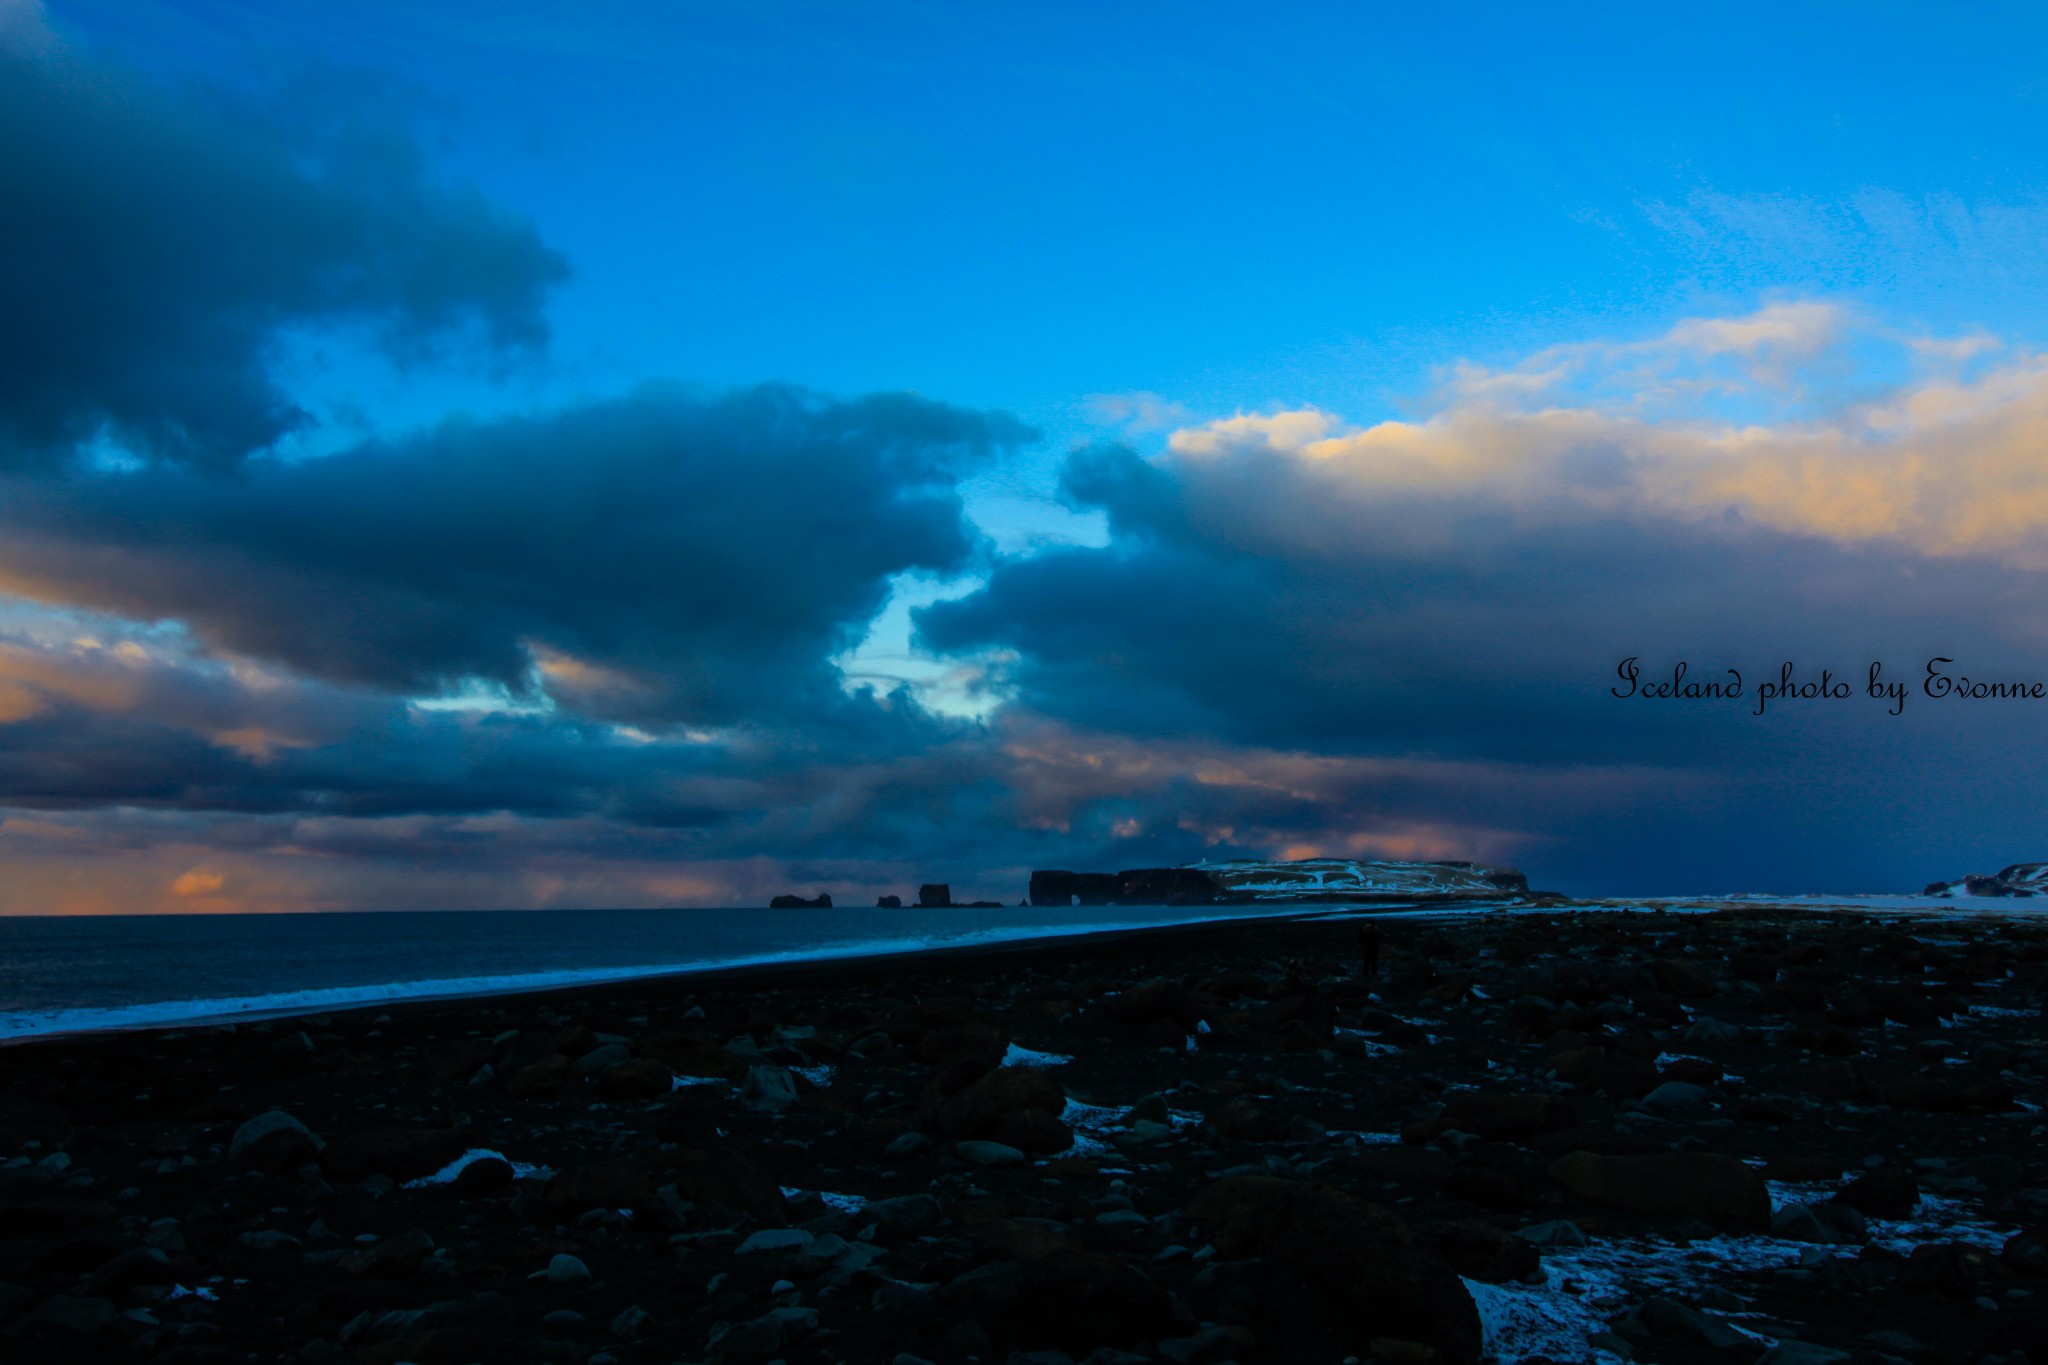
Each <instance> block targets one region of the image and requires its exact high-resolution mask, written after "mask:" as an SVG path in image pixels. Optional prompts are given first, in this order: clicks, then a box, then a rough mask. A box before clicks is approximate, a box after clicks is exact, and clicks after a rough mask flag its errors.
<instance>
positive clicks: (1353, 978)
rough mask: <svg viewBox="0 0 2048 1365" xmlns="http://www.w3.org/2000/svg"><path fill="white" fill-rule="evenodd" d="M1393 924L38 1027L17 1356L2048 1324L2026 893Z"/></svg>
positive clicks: (7, 1145) (1979, 1342)
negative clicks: (316, 1009)
mask: <svg viewBox="0 0 2048 1365" xmlns="http://www.w3.org/2000/svg"><path fill="white" fill-rule="evenodd" d="M1377 922H1378V923H1379V924H1380V925H1381V926H1382V929H1383V934H1384V940H1385V947H1384V950H1383V953H1382V962H1381V975H1380V977H1379V978H1378V979H1376V980H1365V979H1363V978H1362V977H1361V975H1360V961H1359V938H1358V932H1359V931H1358V925H1357V923H1356V922H1355V921H1352V920H1349V919H1342V918H1313V919H1304V920H1293V921H1268V922H1258V923H1236V924H1227V925H1211V926H1201V927H1196V928H1182V929H1174V930H1160V931H1148V932H1144V933H1133V934H1123V935H1115V936H1108V937H1103V938H1097V939H1089V940H1083V941H1074V940H1067V941H1060V942H1053V943H1036V944H1010V945H1003V946H999V947H991V948H984V949H977V950H971V951H965V952H957V953H943V954H942V953H933V954H928V955H920V956H919V957H917V958H915V959H904V958H893V959H880V960H869V961H853V962H841V963H816V964H805V965H801V966H783V967H775V968H753V969H745V970H738V971H732V972H728V973H722V974H719V975H717V976H715V977H692V978H689V979H683V980H660V981H639V982H631V983H623V984H619V985H613V986H607V987H601V988H584V989H576V990H570V991H560V992H552V993H548V994H545V995H533V996H522V997H488V998H473V999H465V1000H457V1001H445V1002H432V1003H416V1004H410V1005H405V1006H394V1007H384V1008H371V1009H363V1010H358V1011H353V1012H349V1013H340V1014H332V1015H324V1016H319V1017H312V1018H294V1019H286V1020H274V1021H268V1022H264V1023H259V1024H254V1025H248V1024H244V1025H240V1026H236V1027H232V1028H229V1027H209V1028H194V1029H187V1030H180V1031H173V1032H138V1033H128V1034H119V1035H102V1036H88V1037H72V1038H63V1039H49V1040H41V1041H35V1042H30V1043H24V1044H19V1045H16V1046H12V1047H9V1048H6V1049H4V1050H0V1162H4V1163H5V1164H4V1165H0V1355H4V1356H7V1357H9V1358H18V1359H60V1358H61V1359H66V1360H81V1361H97V1360H110V1361H166V1362H168V1361H202V1360H220V1361H230V1360H264V1361H272V1360H296V1361H308V1362H318V1361H340V1360H344V1359H346V1360H353V1361H357V1362H361V1365H395V1362H400V1361H412V1362H420V1363H421V1365H439V1363H440V1362H449V1363H450V1365H463V1363H464V1362H499V1361H503V1362H516V1361H536V1360H545V1361H566V1362H590V1363H591V1365H607V1362H609V1361H630V1362H642V1361H645V1362H673V1361H691V1362H695V1361H736V1362H737V1361H764V1362H765V1361H771V1360H783V1361H786V1362H789V1365H799V1362H804V1363H809V1362H819V1363H820V1365H822V1363H823V1362H893V1361H901V1360H903V1359H904V1358H906V1357H907V1358H909V1359H913V1360H925V1361H932V1362H944V1363H947V1365H950V1363H951V1362H969V1361H1011V1360H1021V1361H1028V1362H1057V1361H1061V1360H1072V1361H1083V1360H1091V1359H1092V1360H1093V1361H1095V1362H1096V1365H1112V1363H1113V1362H1119V1361H1128V1362H1133V1365H1135V1362H1139V1361H1147V1360H1159V1361H1178V1362H1191V1363H1193V1365H1219V1363H1220V1362H1224V1361H1230V1360H1235V1361H1239V1362H1250V1361H1282V1362H1295V1361H1301V1362H1319V1361H1327V1362H1331V1365H1336V1363H1337V1362H1341V1361H1343V1360H1346V1359H1347V1358H1353V1357H1355V1358H1358V1359H1360V1360H1365V1359H1369V1358H1375V1357H1377V1358H1378V1359H1380V1360H1383V1361H1385V1362H1388V1365H1425V1362H1429V1361H1443V1362H1446V1363H1447V1365H1470V1362H1473V1361H1475V1360H1477V1359H1478V1358H1480V1356H1481V1355H1482V1353H1487V1352H1491V1353H1494V1354H1497V1355H1499V1356H1501V1357H1503V1358H1508V1359H1527V1358H1532V1357H1541V1358H1547V1359H1555V1360H1580V1359H1588V1360H1590V1359H1594V1358H1596V1357H1599V1356H1604V1357H1605V1358H1620V1357H1632V1358H1634V1359H1637V1360H1643V1361H1649V1362H1673V1363H1674V1365H1690V1363H1691V1362H1707V1361H1715V1362H1750V1361H1755V1360H1759V1359H1765V1358H1768V1359H1769V1360H1770V1361H1771V1362H1772V1365H1822V1363H1823V1362H1827V1361H1830V1360H1834V1359H1838V1358H1840V1359H1847V1360H1852V1361H1856V1362H1896V1361H1905V1362H1909V1365H1920V1362H1923V1361H1926V1362H1937V1363H1938V1365H1978V1362H1982V1361H1983V1360H1984V1359H1985V1358H1986V1357H1987V1356H1990V1357H1998V1358H2001V1359H2003V1360H2007V1361H2012V1355H2013V1353H2014V1352H2025V1353H2026V1354H2027V1356H2028V1358H2031V1359H2035V1360H2040V1359H2048V1299H2044V1298H2042V1297H2041V1295H2042V1294H2043V1293H2044V1292H2048V1278H2042V1277H2043V1275H2044V1274H2048V1227H2043V1228H2041V1229H2040V1230H2038V1231H2037V1225H2044V1224H2048V1189H2043V1188H2041V1187H2040V1185H2039V1184H2037V1182H2042V1183H2048V1182H2043V1181H2042V1172H2041V1171H2040V1169H2039V1159H2038V1156H2037V1155H2036V1148H2037V1147H2038V1142H2039V1138H2038V1134H2039V1132H2040V1122H2041V1120H2040V1116H2039V1111H2038V1110H2037V1109H2036V1108H2035V1106H2037V1105H2040V1104H2041V1103H2043V1102H2044V1101H2043V1090H2044V1089H2048V1086H2044V1081H2043V1070H2042V1069H2043V1067H2044V1065H2048V1039H2044V1037H2043V1033H2044V1030H2043V1026H2042V1019H2041V1000H2042V997H2041V994H2040V992H2041V985H2042V970H2043V964H2044V963H2048V925H2044V924H2037V923H2036V922H2034V921H2032V920H2028V919H2023V918H2014V919H2007V920H1995V921H1994V920H1987V919H1979V918H1974V917H1968V916H1962V915H1950V916H1947V917H1940V918H1937V917H1935V916H1932V915H1929V916H1923V917H1914V918H1912V919H1910V920H1904V919H1900V918H1897V917H1892V916H1883V917H1879V916H1868V915H1860V914H1854V913H1809V912H1801V911H1788V910H1780V909H1766V908H1758V907H1745V906H1733V907H1723V908H1721V909H1718V910H1712V911H1709V912H1704V913H1654V912H1648V911H1634V912H1626V913H1624V912H1616V911H1610V910H1604V909H1582V910H1576V911H1569V912H1567V911H1551V912H1545V911H1537V912H1518V913H1515V914H1512V915H1509V914H1468V915H1465V916H1462V917H1455V918H1436V917H1426V916H1412V917H1404V916H1401V915H1387V916H1382V917H1379V918H1378V921H1377ZM1375 995H1376V996H1377V998H1374V996H1375ZM1006 1062H1007V1063H1008V1064H1005V1063H1006ZM284 1116H288V1117H284ZM477 1151H488V1152H491V1153H496V1154H498V1155H499V1156H500V1157H502V1158H504V1159H503V1160H500V1159H498V1157H481V1158H473V1159H472V1160H471V1161H470V1162H469V1164H468V1165H467V1166H465V1167H463V1168H462V1169H461V1170H460V1171H459V1174H457V1175H456V1176H455V1177H454V1178H452V1179H445V1180H440V1181H435V1180H434V1179H432V1177H435V1176H436V1174H437V1173H441V1172H445V1171H446V1170H447V1169H448V1168H449V1167H450V1166H451V1164H452V1163H456V1162H457V1161H458V1160H459V1159H460V1158H463V1157H464V1156H465V1154H467V1153H473V1152H477ZM413 1182H422V1183H417V1184H415V1183H413ZM1518 1234H1519V1235H1518ZM1837 1353H1839V1355H1838V1354H1837ZM2012 1365H2018V1362H2016V1361H2015V1362H2012Z"/></svg>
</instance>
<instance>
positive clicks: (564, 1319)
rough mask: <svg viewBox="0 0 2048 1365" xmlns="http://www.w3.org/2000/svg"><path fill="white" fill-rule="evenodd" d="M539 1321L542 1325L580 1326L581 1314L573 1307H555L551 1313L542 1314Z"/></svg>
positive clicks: (581, 1323)
mask: <svg viewBox="0 0 2048 1365" xmlns="http://www.w3.org/2000/svg"><path fill="white" fill-rule="evenodd" d="M540 1322H541V1326H543V1327H581V1326H582V1325H583V1315H582V1314H581V1313H579V1312H577V1311H576V1310H575V1309H573V1308H557V1309H556V1310H555V1311H554V1312H552V1313H544V1314H542V1315H541V1320H540Z"/></svg>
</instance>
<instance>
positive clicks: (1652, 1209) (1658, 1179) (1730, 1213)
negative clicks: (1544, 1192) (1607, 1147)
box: [1550, 1152, 1771, 1232]
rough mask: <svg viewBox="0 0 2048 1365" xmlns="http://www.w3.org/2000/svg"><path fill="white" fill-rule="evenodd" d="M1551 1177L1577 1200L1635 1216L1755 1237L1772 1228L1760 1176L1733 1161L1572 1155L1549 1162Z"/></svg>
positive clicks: (1705, 1155) (1692, 1155) (1711, 1156)
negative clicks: (1701, 1223)
mask: <svg viewBox="0 0 2048 1365" xmlns="http://www.w3.org/2000/svg"><path fill="white" fill-rule="evenodd" d="M1550 1176H1551V1178H1552V1179H1553V1180H1555V1181H1557V1182H1558V1183H1559V1184H1560V1185H1563V1186H1564V1187H1565V1188H1566V1189H1568V1190H1570V1191H1571V1192H1572V1193H1573V1194H1576V1195H1578V1196H1579V1197H1580V1198H1581V1199H1589V1200H1591V1201H1592V1202H1594V1203H1596V1204H1606V1205H1609V1206H1611V1207H1614V1208H1620V1209H1629V1210H1632V1211H1633V1212H1636V1213H1648V1214H1661V1215H1664V1216H1666V1217H1671V1218H1704V1219H1706V1220H1707V1221H1708V1222H1710V1223H1715V1224H1717V1225H1721V1226H1725V1227H1732V1228H1741V1229H1747V1230H1751V1231H1758V1232H1761V1231H1762V1230H1764V1229H1765V1228H1768V1227H1769V1226H1770V1223H1771V1195H1770V1190H1769V1188H1768V1187H1767V1186H1766V1185H1765V1184H1764V1178H1763V1176H1761V1175H1759V1174H1758V1173H1757V1172H1756V1171H1753V1170H1751V1169H1750V1168H1749V1167H1748V1166H1745V1165H1744V1164H1743V1163H1742V1162H1740V1161H1737V1160H1736V1159H1735V1158H1734V1157H1731V1156H1720V1155H1717V1154H1715V1153H1712V1152H1660V1153H1658V1154H1656V1155H1654V1156H1600V1155H1598V1154H1596V1153H1593V1152H1572V1153H1570V1154H1569V1155H1566V1156H1562V1157H1559V1158H1558V1159H1557V1160H1556V1161H1554V1162H1552V1163H1551V1166H1550Z"/></svg>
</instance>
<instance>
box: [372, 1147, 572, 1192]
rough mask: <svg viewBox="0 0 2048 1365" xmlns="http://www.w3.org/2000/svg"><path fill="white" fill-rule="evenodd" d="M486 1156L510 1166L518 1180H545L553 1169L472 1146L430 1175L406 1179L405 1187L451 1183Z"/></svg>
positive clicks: (551, 1173) (416, 1188)
mask: <svg viewBox="0 0 2048 1365" xmlns="http://www.w3.org/2000/svg"><path fill="white" fill-rule="evenodd" d="M486 1157H494V1158H496V1159H497V1160H499V1161H502V1162H504V1163H505V1164H506V1165H508V1166H510V1167H511V1168H512V1175H513V1177H514V1178H515V1179H518V1180H546V1179H547V1178H548V1177H550V1176H552V1175H553V1174H554V1171H553V1170H551V1169H549V1168H548V1167H546V1166H534V1165H529V1164H528V1163H526V1162H524V1161H514V1160H512V1158H510V1157H508V1156H506V1155H505V1154H504V1153H503V1152H497V1151H493V1150H491V1149H490V1148H489V1147H472V1148H470V1149H469V1150H468V1151H466V1152H464V1153H463V1154H462V1155H461V1156H459V1157H456V1158H455V1160H453V1161H451V1162H449V1163H448V1164H447V1165H446V1166H443V1167H442V1168H441V1169H440V1170H438V1171H436V1172H434V1173H433V1174H432V1175H423V1176H421V1177H420V1178H419V1179H417V1180H408V1181H406V1182H405V1188H406V1189H408V1190H418V1189H424V1188H426V1187H427V1186H429V1185H451V1184H453V1183H454V1182H455V1177H456V1176H458V1175H461V1174H462V1173H463V1172H464V1171H465V1170H467V1169H469V1167H470V1166H472V1165H473V1164H475V1163H476V1162H479V1161H482V1160H484V1159H485V1158H486Z"/></svg>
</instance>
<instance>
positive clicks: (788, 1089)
mask: <svg viewBox="0 0 2048 1365" xmlns="http://www.w3.org/2000/svg"><path fill="white" fill-rule="evenodd" d="M796 1099H797V1094H796V1077H795V1076H794V1075H793V1074H791V1072H790V1071H789V1069H788V1068H787V1067H780V1066H755V1067H749V1068H747V1078H746V1080H745V1081H743V1082H741V1083H740V1103H741V1104H744V1105H745V1106H746V1107H747V1108H749V1109H756V1110H760V1111H762V1112H764V1113H779V1112H780V1111H782V1110H784V1109H787V1108H789V1106H791V1105H792V1104H795V1103H796Z"/></svg>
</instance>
